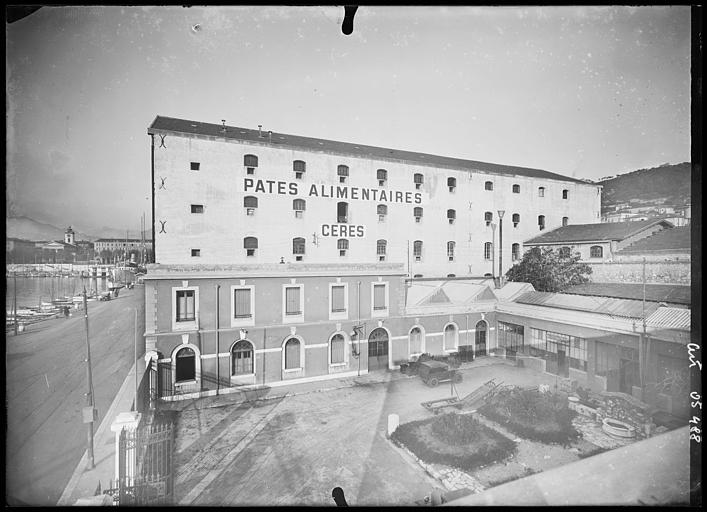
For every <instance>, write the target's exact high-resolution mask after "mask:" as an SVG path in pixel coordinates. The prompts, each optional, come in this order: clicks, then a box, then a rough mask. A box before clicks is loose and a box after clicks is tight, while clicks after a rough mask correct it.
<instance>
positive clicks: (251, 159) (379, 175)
mask: <svg viewBox="0 0 707 512" xmlns="http://www.w3.org/2000/svg"><path fill="white" fill-rule="evenodd" d="M243 166H244V167H245V168H246V172H247V173H248V174H254V172H255V169H256V168H257V167H258V157H257V156H255V155H245V156H244V157H243ZM199 168H200V163H199V162H191V170H192V171H198V170H199ZM306 169H307V164H306V162H304V161H302V160H293V162H292V171H293V172H294V173H295V178H296V179H302V177H303V175H304V173H305V171H306ZM336 174H337V176H338V177H339V182H340V183H346V178H348V176H349V166H348V165H343V164H342V165H339V166H337V168H336ZM376 179H377V180H378V185H380V186H384V185H385V183H386V181H387V180H388V171H387V170H385V169H378V170H377V171H376ZM424 179H425V178H424V176H423V175H422V174H420V173H415V174H414V175H413V183H414V184H415V188H416V189H418V190H419V189H420V188H422V184H423V183H424ZM447 187H448V188H449V191H450V192H454V191H455V189H456V187H457V179H456V178H454V177H451V176H450V177H448V178H447ZM484 189H485V190H493V182H492V181H486V182H485V183H484ZM512 190H513V193H514V194H520V185H519V184H517V183H515V184H513V187H512ZM538 196H539V197H545V187H538ZM562 199H569V190H567V189H563V190H562Z"/></svg>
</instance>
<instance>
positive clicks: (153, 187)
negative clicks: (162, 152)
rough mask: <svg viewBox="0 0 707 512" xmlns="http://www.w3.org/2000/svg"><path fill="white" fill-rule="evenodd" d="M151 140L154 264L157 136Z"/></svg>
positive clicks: (152, 135)
mask: <svg viewBox="0 0 707 512" xmlns="http://www.w3.org/2000/svg"><path fill="white" fill-rule="evenodd" d="M150 138H151V139H152V143H151V144H150V146H151V147H150V168H151V172H152V263H155V260H156V259H157V240H156V239H155V134H151V135H150Z"/></svg>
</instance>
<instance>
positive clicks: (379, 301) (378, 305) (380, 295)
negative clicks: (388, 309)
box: [373, 284, 385, 309]
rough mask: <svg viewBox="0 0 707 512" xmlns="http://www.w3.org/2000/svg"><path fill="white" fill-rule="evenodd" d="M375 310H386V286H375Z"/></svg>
mask: <svg viewBox="0 0 707 512" xmlns="http://www.w3.org/2000/svg"><path fill="white" fill-rule="evenodd" d="M373 309H385V285H384V284H374V285H373Z"/></svg>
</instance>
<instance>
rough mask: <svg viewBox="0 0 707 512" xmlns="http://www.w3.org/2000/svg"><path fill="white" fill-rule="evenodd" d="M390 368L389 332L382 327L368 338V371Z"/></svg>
mask: <svg viewBox="0 0 707 512" xmlns="http://www.w3.org/2000/svg"><path fill="white" fill-rule="evenodd" d="M387 368H388V332H387V331H386V330H385V329H381V328H380V327H379V328H377V329H374V330H373V331H372V332H371V335H370V336H369V337H368V371H373V370H384V369H387Z"/></svg>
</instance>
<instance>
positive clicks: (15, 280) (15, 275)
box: [12, 274, 17, 336]
mask: <svg viewBox="0 0 707 512" xmlns="http://www.w3.org/2000/svg"><path fill="white" fill-rule="evenodd" d="M12 279H13V280H14V285H15V286H14V288H15V299H14V308H15V314H14V317H15V322H14V323H15V336H17V274H13V275H12Z"/></svg>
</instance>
